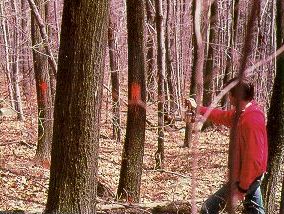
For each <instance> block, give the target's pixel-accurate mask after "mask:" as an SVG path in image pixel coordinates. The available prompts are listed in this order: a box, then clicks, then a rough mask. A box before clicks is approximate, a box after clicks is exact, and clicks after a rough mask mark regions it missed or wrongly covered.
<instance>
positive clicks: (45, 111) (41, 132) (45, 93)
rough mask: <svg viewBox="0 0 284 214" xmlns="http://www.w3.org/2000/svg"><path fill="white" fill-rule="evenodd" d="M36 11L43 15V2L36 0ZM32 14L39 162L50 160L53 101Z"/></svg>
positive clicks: (40, 42) (44, 60)
mask: <svg viewBox="0 0 284 214" xmlns="http://www.w3.org/2000/svg"><path fill="white" fill-rule="evenodd" d="M35 4H36V5H37V8H38V12H39V13H40V16H41V17H43V18H44V17H45V8H44V2H43V1H42V0H36V2H35ZM35 19H36V18H35V16H34V14H32V18H31V36H32V45H33V47H34V49H33V64H34V73H35V80H36V92H37V107H38V142H37V150H36V156H35V159H36V161H38V162H39V163H40V164H43V163H45V162H50V153H51V141H52V124H53V123H52V118H53V111H52V110H53V102H52V97H51V85H50V76H49V72H48V56H46V55H44V54H42V53H43V52H44V41H43V40H42V38H41V35H40V32H39V31H40V30H39V27H38V25H37V23H36V20H35Z"/></svg>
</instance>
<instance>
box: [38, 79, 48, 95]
mask: <svg viewBox="0 0 284 214" xmlns="http://www.w3.org/2000/svg"><path fill="white" fill-rule="evenodd" d="M39 87H40V90H41V92H42V93H43V94H45V92H46V90H47V88H48V85H47V83H46V82H42V83H40V84H39Z"/></svg>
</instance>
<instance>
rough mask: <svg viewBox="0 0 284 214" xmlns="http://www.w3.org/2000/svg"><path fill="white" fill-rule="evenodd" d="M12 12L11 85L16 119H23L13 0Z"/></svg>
mask: <svg viewBox="0 0 284 214" xmlns="http://www.w3.org/2000/svg"><path fill="white" fill-rule="evenodd" d="M11 5H12V9H13V12H14V13H15V18H14V30H13V41H14V42H13V48H12V50H13V54H12V75H11V77H12V85H13V100H14V102H15V110H16V112H17V117H18V120H20V121H23V120H24V112H23V106H22V96H21V91H20V86H19V41H20V40H19V35H20V33H19V30H18V29H19V27H20V24H19V18H18V16H19V14H18V5H17V4H16V1H15V0H11Z"/></svg>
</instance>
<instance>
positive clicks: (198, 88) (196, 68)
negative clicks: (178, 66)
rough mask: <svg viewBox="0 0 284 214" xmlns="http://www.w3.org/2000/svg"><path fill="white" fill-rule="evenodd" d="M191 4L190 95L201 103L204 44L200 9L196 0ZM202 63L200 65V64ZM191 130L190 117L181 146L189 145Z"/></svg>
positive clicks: (187, 120)
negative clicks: (192, 51) (191, 61)
mask: <svg viewBox="0 0 284 214" xmlns="http://www.w3.org/2000/svg"><path fill="white" fill-rule="evenodd" d="M192 4H193V6H192V15H193V23H194V33H193V48H194V59H193V65H192V67H193V69H192V73H191V85H190V97H193V98H195V99H196V101H197V103H199V104H201V100H202V97H203V64H204V44H203V40H202V34H201V30H200V26H197V23H199V24H201V23H200V22H201V21H200V19H201V17H199V15H200V14H196V13H201V12H202V11H197V9H196V8H197V5H198V6H200V5H199V3H198V4H197V2H196V1H193V3H192ZM201 10H202V9H201ZM201 63H202V65H201ZM200 84H201V85H200ZM192 130H193V124H192V123H191V120H190V117H187V119H186V128H185V139H184V144H183V147H190V146H191V141H192Z"/></svg>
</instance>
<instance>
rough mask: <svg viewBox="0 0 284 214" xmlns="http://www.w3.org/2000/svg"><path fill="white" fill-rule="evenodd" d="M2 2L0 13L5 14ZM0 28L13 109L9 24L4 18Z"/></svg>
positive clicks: (0, 3)
mask: <svg viewBox="0 0 284 214" xmlns="http://www.w3.org/2000/svg"><path fill="white" fill-rule="evenodd" d="M3 4H4V2H0V9H1V15H2V16H5V14H4V10H3ZM1 25H2V29H3V39H4V45H5V49H4V53H5V65H6V66H5V73H6V77H7V82H8V93H9V100H10V105H11V107H12V108H13V109H15V102H14V100H13V86H12V77H11V66H10V51H9V47H10V42H9V32H10V31H9V25H8V23H7V21H6V19H2V22H1Z"/></svg>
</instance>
